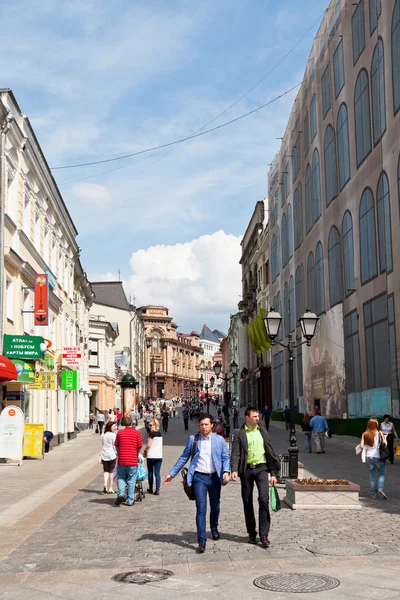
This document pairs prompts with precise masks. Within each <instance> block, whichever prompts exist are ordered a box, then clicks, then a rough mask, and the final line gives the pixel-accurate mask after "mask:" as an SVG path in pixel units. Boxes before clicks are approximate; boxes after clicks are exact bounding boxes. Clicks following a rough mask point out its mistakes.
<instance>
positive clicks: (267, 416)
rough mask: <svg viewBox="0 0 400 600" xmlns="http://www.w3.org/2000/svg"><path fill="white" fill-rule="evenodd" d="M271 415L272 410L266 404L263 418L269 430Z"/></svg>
mask: <svg viewBox="0 0 400 600" xmlns="http://www.w3.org/2000/svg"><path fill="white" fill-rule="evenodd" d="M271 416H272V411H271V410H270V409H269V408H268V406H266V407H265V408H264V410H263V411H262V415H261V417H262V420H263V421H264V425H265V429H266V430H267V431H269V423H270V421H271ZM289 420H290V413H289ZM286 429H287V428H286Z"/></svg>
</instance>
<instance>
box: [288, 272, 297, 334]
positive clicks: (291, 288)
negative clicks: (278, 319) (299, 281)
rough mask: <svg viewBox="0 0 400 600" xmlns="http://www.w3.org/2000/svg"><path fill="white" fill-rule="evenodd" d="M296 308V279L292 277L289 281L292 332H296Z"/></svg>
mask: <svg viewBox="0 0 400 600" xmlns="http://www.w3.org/2000/svg"><path fill="white" fill-rule="evenodd" d="M295 311H296V308H295V304H294V278H293V275H291V277H290V279H289V312H290V331H294V330H295V328H296V324H295V323H296V319H295V316H296V312H295Z"/></svg>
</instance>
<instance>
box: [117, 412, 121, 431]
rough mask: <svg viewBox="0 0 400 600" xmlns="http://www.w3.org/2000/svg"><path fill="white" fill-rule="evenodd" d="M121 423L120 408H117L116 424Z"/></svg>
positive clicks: (119, 424)
mask: <svg viewBox="0 0 400 600" xmlns="http://www.w3.org/2000/svg"><path fill="white" fill-rule="evenodd" d="M121 424H122V410H121V409H120V408H117V425H118V427H120V426H121Z"/></svg>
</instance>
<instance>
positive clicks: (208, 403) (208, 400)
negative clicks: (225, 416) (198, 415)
mask: <svg viewBox="0 0 400 600" xmlns="http://www.w3.org/2000/svg"><path fill="white" fill-rule="evenodd" d="M199 383H200V389H201V390H203V388H204V389H205V390H206V402H207V413H209V412H210V398H209V397H208V390H209V389H210V387H212V388H213V387H214V383H215V378H214V377H210V384H211V385H209V384H208V383H204V377H203V374H202V375H201V377H200V380H199Z"/></svg>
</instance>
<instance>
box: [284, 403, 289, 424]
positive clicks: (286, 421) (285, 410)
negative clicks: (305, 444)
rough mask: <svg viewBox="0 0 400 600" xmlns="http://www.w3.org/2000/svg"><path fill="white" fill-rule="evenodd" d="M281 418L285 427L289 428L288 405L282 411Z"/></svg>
mask: <svg viewBox="0 0 400 600" xmlns="http://www.w3.org/2000/svg"><path fill="white" fill-rule="evenodd" d="M283 420H284V421H285V426H286V429H289V425H290V410H289V407H288V406H287V405H286V406H285V408H284V411H283Z"/></svg>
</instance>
